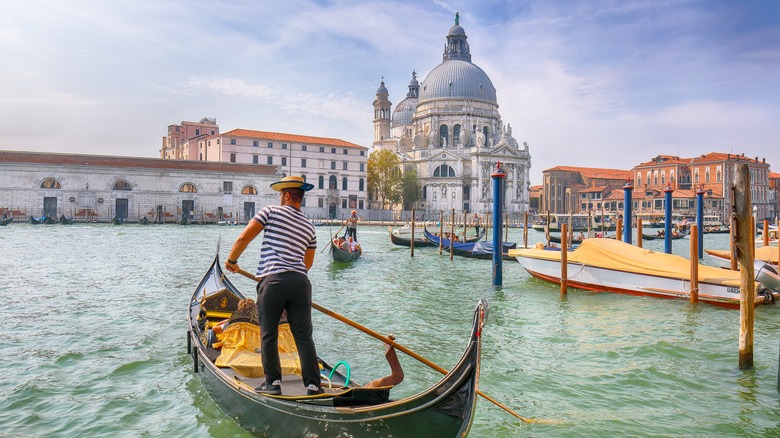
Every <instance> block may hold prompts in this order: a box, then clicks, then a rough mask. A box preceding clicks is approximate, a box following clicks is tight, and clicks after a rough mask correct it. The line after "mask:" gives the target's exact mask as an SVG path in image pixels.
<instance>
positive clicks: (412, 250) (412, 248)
mask: <svg viewBox="0 0 780 438" xmlns="http://www.w3.org/2000/svg"><path fill="white" fill-rule="evenodd" d="M409 256H410V257H414V209H412V240H411V241H409Z"/></svg>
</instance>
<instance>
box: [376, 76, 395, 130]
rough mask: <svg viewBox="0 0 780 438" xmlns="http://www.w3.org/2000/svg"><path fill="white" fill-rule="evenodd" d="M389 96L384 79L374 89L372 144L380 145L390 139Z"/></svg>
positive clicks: (390, 106)
mask: <svg viewBox="0 0 780 438" xmlns="http://www.w3.org/2000/svg"><path fill="white" fill-rule="evenodd" d="M389 96H390V94H389V93H388V92H387V88H385V78H382V82H381V83H380V84H379V88H377V89H376V100H375V101H374V143H375V144H376V143H381V142H382V141H384V140H387V139H388V138H390V116H391V108H392V106H393V103H392V102H390V100H388V97H389Z"/></svg>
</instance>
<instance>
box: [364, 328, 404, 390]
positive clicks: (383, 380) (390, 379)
mask: <svg viewBox="0 0 780 438" xmlns="http://www.w3.org/2000/svg"><path fill="white" fill-rule="evenodd" d="M387 338H388V339H390V340H391V341H393V340H395V338H394V337H393V336H392V335H390V336H388V337H387ZM385 358H386V359H387V363H388V365H390V375H389V376H385V377H380V378H379V379H376V380H372V381H371V382H368V383H367V384H365V385H364V387H365V388H379V387H383V386H395V385H397V384H399V383H401V382H402V381H403V380H404V370H403V368H401V363H400V362H398V355H397V354H396V353H395V347H393V346H392V345H390V344H385Z"/></svg>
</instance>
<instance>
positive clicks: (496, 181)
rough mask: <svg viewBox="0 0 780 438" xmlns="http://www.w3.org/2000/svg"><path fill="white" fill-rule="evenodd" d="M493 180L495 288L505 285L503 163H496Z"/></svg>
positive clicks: (504, 176) (504, 175) (491, 176)
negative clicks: (502, 233) (502, 232)
mask: <svg viewBox="0 0 780 438" xmlns="http://www.w3.org/2000/svg"><path fill="white" fill-rule="evenodd" d="M490 178H492V179H493V286H501V285H502V284H503V279H502V277H503V265H502V263H503V257H502V256H503V252H504V244H503V240H502V239H501V231H502V230H503V228H504V223H503V222H504V216H503V215H502V214H501V212H502V211H504V198H503V193H504V178H506V174H505V173H504V171H503V170H501V162H500V161H499V162H496V171H495V172H493V174H492V175H490Z"/></svg>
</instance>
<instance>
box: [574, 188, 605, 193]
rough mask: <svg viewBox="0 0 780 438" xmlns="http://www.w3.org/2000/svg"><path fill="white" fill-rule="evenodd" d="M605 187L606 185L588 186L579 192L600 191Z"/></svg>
mask: <svg viewBox="0 0 780 438" xmlns="http://www.w3.org/2000/svg"><path fill="white" fill-rule="evenodd" d="M606 189H607V186H598V187H589V188H587V189H585V190H580V193H601V192H603V191H604V190H606Z"/></svg>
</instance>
